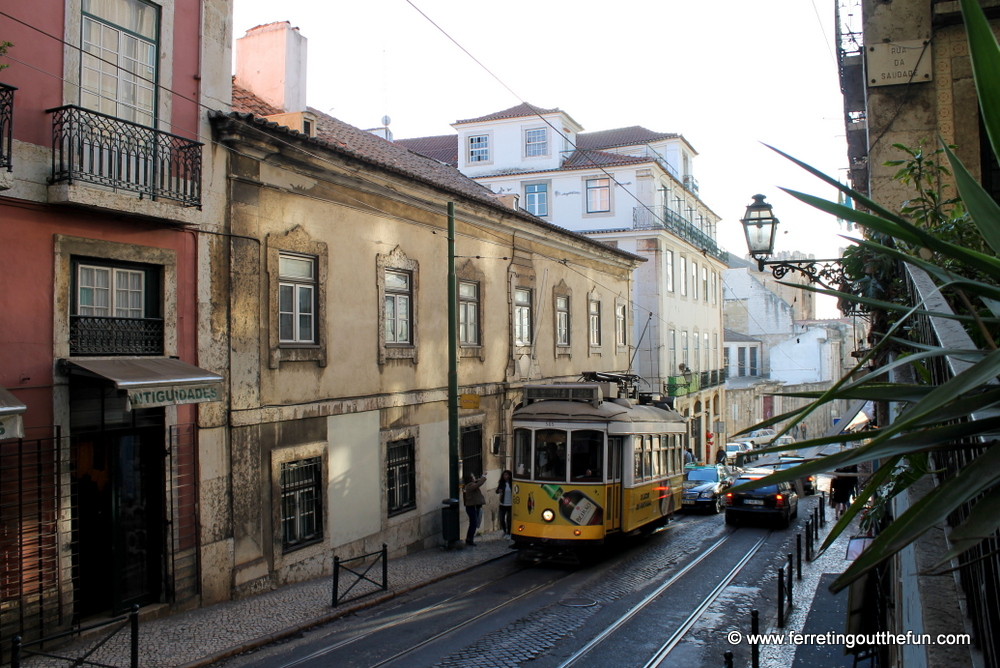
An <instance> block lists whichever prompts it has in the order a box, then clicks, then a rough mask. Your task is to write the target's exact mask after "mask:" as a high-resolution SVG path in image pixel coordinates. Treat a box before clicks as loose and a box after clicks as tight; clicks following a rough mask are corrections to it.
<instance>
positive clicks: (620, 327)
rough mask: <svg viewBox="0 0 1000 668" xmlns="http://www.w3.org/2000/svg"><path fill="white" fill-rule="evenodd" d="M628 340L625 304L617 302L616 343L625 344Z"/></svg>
mask: <svg viewBox="0 0 1000 668" xmlns="http://www.w3.org/2000/svg"><path fill="white" fill-rule="evenodd" d="M625 341H626V318H625V304H615V345H618V346H624V345H625Z"/></svg>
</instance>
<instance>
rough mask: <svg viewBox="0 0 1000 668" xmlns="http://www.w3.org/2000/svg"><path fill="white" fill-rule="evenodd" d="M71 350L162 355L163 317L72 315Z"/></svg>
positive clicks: (70, 322) (79, 352)
mask: <svg viewBox="0 0 1000 668" xmlns="http://www.w3.org/2000/svg"><path fill="white" fill-rule="evenodd" d="M69 354H70V355H71V356H74V355H162V354H163V320H162V319H160V318H111V317H105V316H85V315H73V316H70V318H69Z"/></svg>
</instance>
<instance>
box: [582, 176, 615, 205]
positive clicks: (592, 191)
mask: <svg viewBox="0 0 1000 668" xmlns="http://www.w3.org/2000/svg"><path fill="white" fill-rule="evenodd" d="M608 211H611V179H587V213H605V212H608Z"/></svg>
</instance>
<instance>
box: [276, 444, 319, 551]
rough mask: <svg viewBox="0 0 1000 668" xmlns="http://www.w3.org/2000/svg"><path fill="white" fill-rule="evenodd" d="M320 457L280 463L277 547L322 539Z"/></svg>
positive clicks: (293, 546) (285, 548) (294, 546)
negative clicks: (278, 541)
mask: <svg viewBox="0 0 1000 668" xmlns="http://www.w3.org/2000/svg"><path fill="white" fill-rule="evenodd" d="M322 470H323V466H322V459H321V458H320V457H310V458H308V459H300V460H298V461H293V462H284V463H282V464H281V482H280V486H281V547H282V549H284V550H285V551H286V552H287V551H288V550H293V549H296V548H299V547H302V546H303V545H306V544H308V543H313V542H316V541H318V540H321V539H322V538H323V494H322V491H323V485H322Z"/></svg>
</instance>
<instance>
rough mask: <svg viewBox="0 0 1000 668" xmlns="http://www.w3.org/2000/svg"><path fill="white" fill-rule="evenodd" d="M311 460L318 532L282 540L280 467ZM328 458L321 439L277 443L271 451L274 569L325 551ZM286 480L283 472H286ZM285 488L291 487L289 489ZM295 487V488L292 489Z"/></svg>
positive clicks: (327, 540)
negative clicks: (314, 468)
mask: <svg viewBox="0 0 1000 668" xmlns="http://www.w3.org/2000/svg"><path fill="white" fill-rule="evenodd" d="M307 460H314V461H316V462H317V464H318V471H315V473H316V475H317V478H318V479H317V480H316V481H315V485H316V487H315V488H316V489H317V490H318V493H319V499H318V506H317V511H318V512H319V518H318V525H317V527H316V528H317V529H318V532H319V535H314V536H313V537H312V538H311V539H309V540H302V541H299V542H295V543H292V544H287V545H286V542H285V532H284V529H285V527H284V517H283V514H284V513H283V510H284V509H283V504H282V503H281V499H282V487H283V485H282V469H283V468H286V469H287V465H289V464H294V463H295V462H303V461H307ZM329 480H330V475H329V462H328V460H327V444H326V443H325V442H313V443H303V444H301V445H295V446H291V447H279V448H275V449H274V450H272V451H271V498H272V499H274V500H275V502H274V503H272V504H271V526H272V538H271V540H272V543H273V545H274V569H275V570H276V571H277V570H281V569H283V568H286V567H288V566H290V565H292V564H295V563H299V562H303V561H308V560H310V559H315V558H321V557H322V556H323V555H324V554H327V553H328V552H329V549H330V548H329V544H328V543H329V539H328V536H329V531H328V530H327V529H328V527H327V522H328V517H327V513H326V508H327V499H328V498H329ZM286 482H287V476H286ZM289 491H292V490H291V489H289ZM296 491H298V490H296Z"/></svg>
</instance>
